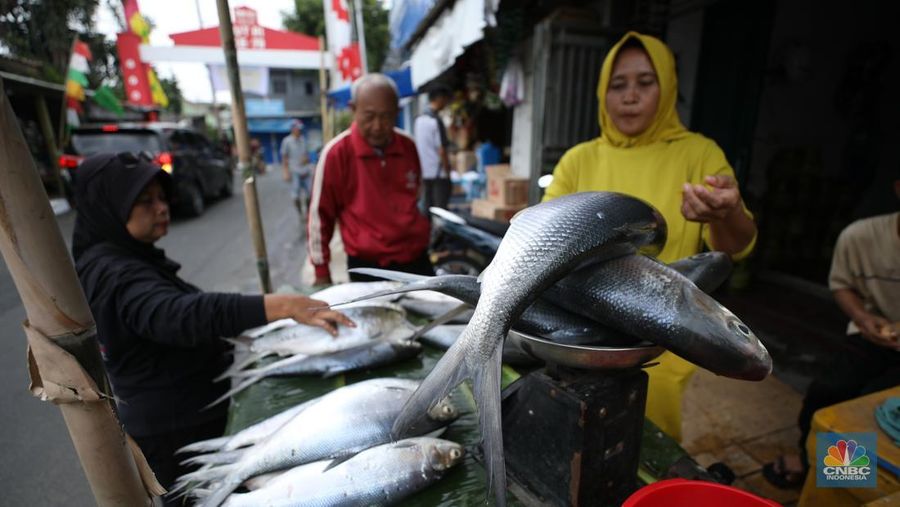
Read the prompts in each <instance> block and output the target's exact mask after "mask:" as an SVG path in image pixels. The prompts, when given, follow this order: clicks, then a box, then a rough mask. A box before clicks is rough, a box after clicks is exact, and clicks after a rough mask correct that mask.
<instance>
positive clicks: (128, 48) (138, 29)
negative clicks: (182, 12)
mask: <svg viewBox="0 0 900 507" xmlns="http://www.w3.org/2000/svg"><path fill="white" fill-rule="evenodd" d="M122 7H123V8H124V10H125V21H126V24H127V25H128V29H129V31H128V32H125V33H120V34H118V38H117V47H118V49H119V62H120V65H121V66H122V77H123V79H124V80H125V97H126V100H127V101H128V102H129V103H132V104H136V105H139V106H151V105H153V104H156V105H159V106H161V107H164V108H165V107H168V106H169V98H168V97H167V96H166V93H165V92H164V91H163V89H162V86H160V84H159V80H158V79H157V77H156V72H155V71H154V70H153V67H151V66H150V65H148V64H146V63H144V62H143V61H142V60H141V56H140V49H139V46H140V44H149V43H150V24H149V23H147V20H146V19H144V16H142V15H141V11H140V9H139V8H138V3H137V0H122ZM129 36H131V37H129ZM123 53H125V54H123Z"/></svg>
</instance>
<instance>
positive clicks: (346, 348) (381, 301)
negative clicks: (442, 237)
mask: <svg viewBox="0 0 900 507" xmlns="http://www.w3.org/2000/svg"><path fill="white" fill-rule="evenodd" d="M402 286H403V284H402V283H400V282H355V283H348V284H342V285H335V286H332V287H329V288H327V289H324V290H322V291H320V292H317V293H315V294H312V295H311V297H313V298H315V299H320V300H323V301H325V302H327V303H329V304H334V303H338V302H341V301H344V300H346V299H348V298H357V299H359V298H361V297H366V300H365V301H362V302H360V303H357V304H354V305H352V306H350V307H346V308H344V309H342V311H343V312H344V313H345V314H346V315H347V316H348V317H349V318H350V319H352V320H353V321H354V322H355V323H356V327H346V326H340V327H339V329H338V335H337V337H334V336H332V335H330V334H329V333H328V332H326V331H325V330H324V329H321V328H318V327H315V326H308V325H305V324H299V323H297V322H295V321H293V320H291V319H284V320H280V321H277V322H273V323H270V324H267V325H266V326H262V327H260V328H256V329H252V330H248V331H247V332H245V333H244V334H243V335H242V336H239V337H237V338H229V339H227V340H228V341H230V342H231V343H233V345H234V348H235V358H236V361H235V363H234V364H233V365H232V366H231V367H230V368H229V369H228V370H227V371H225V372H224V373H222V374H221V375H220V376H219V377H218V378H217V379H216V380H219V381H222V380H230V379H235V380H236V381H235V382H234V385H233V387H232V388H231V389H230V390H229V391H228V392H227V393H225V394H224V395H222V396H221V397H220V398H218V399H217V400H215V401H214V402H213V403H211V405H215V404H217V403H221V402H222V401H224V400H226V399H228V398H229V397H231V396H233V395H235V394H236V393H238V392H240V391H243V390H244V389H246V388H247V387H249V386H251V385H253V384H254V383H256V382H258V381H259V380H261V379H264V378H267V377H296V376H303V375H320V376H322V377H331V376H334V375H338V374H341V373H346V372H350V371H357V370H364V369H372V368H377V367H380V366H385V365H388V364H393V363H396V362H399V361H402V360H404V359H409V358H412V357H416V356H417V355H419V353H420V352H421V350H422V347H421V345H420V344H419V343H418V341H415V340H416V338H418V337H419V335H420V334H421V333H424V332H426V331H429V330H430V331H432V332H437V333H441V332H444V333H446V330H443V329H441V327H440V324H441V323H442V322H444V321H454V320H458V319H460V318H463V319H464V320H463V322H465V321H467V320H465V316H464V315H463V316H461V315H458V314H461V313H464V312H462V311H459V310H460V306H461V305H462V303H461V302H460V301H459V300H457V299H455V298H453V297H451V296H447V295H444V294H442V293H439V292H433V291H424V292H417V293H415V294H412V293H410V294H399V293H397V294H394V293H393V292H394V291H395V290H396V289H398V288H400V287H402ZM379 292H386V293H389V294H388V295H385V296H369V295H371V294H373V293H379ZM407 308H412V309H413V311H414V312H415V313H418V314H420V315H422V316H423V317H425V318H441V319H442V320H440V321H438V322H436V323H434V325H432V326H428V328H419V327H417V326H414V325H413V324H411V323H410V322H409V321H408V320H407V313H406V309H407ZM466 308H468V307H465V308H462V309H463V310H464V309H466ZM469 313H470V314H471V309H469ZM270 356H279V357H280V358H281V359H279V360H277V361H274V362H270V363H268V364H265V365H259V366H256V367H251V365H256V364H258V363H259V362H260V360H262V359H265V358H267V357H270ZM513 359H515V358H513Z"/></svg>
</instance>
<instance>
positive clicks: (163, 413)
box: [72, 154, 266, 436]
mask: <svg viewBox="0 0 900 507" xmlns="http://www.w3.org/2000/svg"><path fill="white" fill-rule="evenodd" d="M154 178H159V179H160V181H161V182H162V184H163V187H164V188H165V189H166V195H171V192H170V190H171V179H170V177H169V175H168V174H166V173H165V172H163V171H161V170H160V169H159V168H158V167H156V166H154V165H152V164H150V163H149V162H146V161H144V160H141V159H138V158H136V157H134V156H133V155H130V154H119V155H112V154H103V155H96V156H92V157H90V158H88V159H86V160H85V161H84V163H82V165H81V166H80V167H79V170H78V178H77V181H76V188H75V199H76V209H77V211H78V216H77V218H76V222H75V232H74V236H73V244H72V253H73V255H74V258H75V267H76V270H77V272H78V277H79V279H80V280H81V285H82V287H83V288H84V292H85V296H87V300H88V304H89V305H90V307H91V312H92V313H93V315H94V320H95V321H96V324H97V335H98V339H99V341H100V344H101V351H102V353H103V359H104V362H105V365H106V370H107V374H108V375H109V379H110V381H111V383H112V386H113V391H114V393H115V396H116V400H117V407H118V410H119V418H120V419H121V421H122V422H123V423H124V425H125V428H126V430H128V432H129V433H130V434H132V435H135V436H151V435H160V434H164V433H169V432H173V431H177V430H179V429H181V428H185V427H189V426H194V425H198V424H202V423H205V422H208V421H211V420H214V419H216V418H219V417H223V416H224V415H225V410H227V406H226V405H224V404H223V405H220V406H218V407H216V408H214V409H210V410H205V411H201V410H200V409H201V408H202V407H204V406H205V405H206V404H208V403H210V402H211V401H213V400H214V399H216V398H217V397H219V396H220V395H222V394H224V392H225V391H226V389H227V387H228V386H227V382H219V383H213V381H212V379H213V378H214V377H215V376H217V375H218V374H220V373H221V372H222V371H223V370H224V369H225V368H226V367H227V366H228V364H229V362H230V359H229V358H228V355H227V353H228V345H227V344H226V343H225V342H224V341H223V340H222V339H221V337H222V336H235V335H236V334H238V333H240V332H241V331H243V330H245V329H248V328H251V327H255V326H260V325H262V324H265V323H266V318H265V308H264V305H263V297H262V296H243V295H240V294H215V293H204V292H202V291H200V289H198V288H197V287H195V286H193V285H191V284H189V283H187V282H185V281H184V280H182V279H180V278H179V277H178V276H177V274H176V273H177V271H178V269H179V268H180V266H179V265H178V264H177V263H175V262H174V261H172V260H170V259H168V258H166V256H165V252H163V250H161V249H158V248H156V247H154V246H153V245H152V244H148V243H141V242H139V241H137V240H135V239H134V238H132V237H131V235H130V234H129V233H128V230H127V229H126V228H125V223H126V222H127V220H128V216H129V214H130V212H131V208H132V207H133V205H134V202H135V200H136V199H137V197H138V195H139V194H140V193H141V191H142V190H143V189H144V187H146V185H147V184H148V183H150V181H152V180H153V179H154Z"/></svg>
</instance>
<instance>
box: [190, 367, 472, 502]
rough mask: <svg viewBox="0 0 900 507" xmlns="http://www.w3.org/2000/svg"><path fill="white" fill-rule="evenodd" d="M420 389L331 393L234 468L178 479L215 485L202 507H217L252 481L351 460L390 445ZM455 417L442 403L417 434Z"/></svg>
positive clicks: (374, 384)
mask: <svg viewBox="0 0 900 507" xmlns="http://www.w3.org/2000/svg"><path fill="white" fill-rule="evenodd" d="M418 385H419V383H418V382H417V381H414V380H405V379H392V378H382V379H372V380H367V381H363V382H358V383H356V384H352V385H349V386H346V387H342V388H340V389H337V390H335V391H332V392H330V393H328V394H326V395H324V396H322V397H320V398H318V399H317V400H318V401H317V402H316V403H315V404H313V405H312V406H310V407H308V408H306V409H305V410H303V411H302V412H300V413H299V414H297V415H296V416H295V417H293V418H292V419H291V420H290V421H288V422H287V423H286V424H285V425H284V426H282V427H280V428H279V429H278V430H277V431H275V432H274V433H272V434H271V435H269V436H268V437H267V438H266V439H265V440H263V441H261V442H259V443H257V444H256V445H254V446H252V447H249V448H247V450H245V451H243V452H242V453H237V452H236V451H230V453H231V454H229V456H230V457H234V458H236V459H235V460H234V461H233V462H232V463H230V464H224V465H221V466H218V467H214V468H209V469H201V470H199V471H197V472H192V473H190V474H187V475H185V476H182V477H181V478H179V484H180V485H182V486H183V485H184V484H188V483H192V482H197V481H199V482H201V483H203V482H205V483H208V484H214V485H215V489H214V490H213V491H212V492H211V494H210V495H209V497H207V498H206V499H204V501H203V503H202V505H203V506H204V507H215V506H218V505H220V504H221V503H222V502H223V501H224V500H225V498H226V497H227V496H228V495H229V494H230V493H231V492H232V491H234V490H235V489H236V488H237V487H238V486H240V485H241V483H243V482H244V481H245V480H247V479H249V478H250V477H254V476H256V475H260V474H264V473H267V472H272V471H276V470H284V469H288V468H292V467H294V466H297V465H302V464H304V463H310V462H312V461H318V460H323V459H333V458H341V457H346V456H352V455H353V454H356V453H357V452H359V451H361V450H363V449H368V448H369V447H373V446H376V445H380V444H383V443H387V442H389V441H391V434H390V428H391V424H392V423H393V421H394V420H395V419H396V417H397V415H398V414H399V412H400V409H401V407H402V406H404V404H405V403H406V401H407V400H408V399H409V397H410V396H411V395H412V393H413V392H414V391H415V389H416V387H417V386H418ZM457 417H459V412H458V410H457V409H456V407H454V406H453V405H452V404H451V403H450V402H449V401H447V400H440V401H439V402H438V403H437V404H435V405H434V406H433V407H430V408H429V410H428V413H427V415H426V416H425V418H424V419H425V421H426V423H425V424H423V425H422V426H420V427H419V429H420V430H421V432H422V433H420V434H419V435H425V434H428V433H431V432H434V431H436V430H439V429H441V428H443V427H444V426H446V425H447V424H449V423H450V422H451V421H453V420H455V419H456V418H457ZM419 435H416V436H419ZM201 487H202V486H201Z"/></svg>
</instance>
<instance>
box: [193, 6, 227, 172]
mask: <svg viewBox="0 0 900 507" xmlns="http://www.w3.org/2000/svg"><path fill="white" fill-rule="evenodd" d="M194 7H196V8H197V24H198V25H199V27H200V28H203V14H202V13H201V12H200V0H194ZM206 74H207V76H208V77H209V91H210V93H212V110H213V119H214V120H215V122H216V135H217V136H221V135H222V119H221V118H219V104H218V103H217V102H216V85H215V83H213V77H212V69H211V68H210V67H209V65H207V66H206ZM218 141H219V140H218V139H216V142H218ZM228 155H229V156H231V153H229V154H228Z"/></svg>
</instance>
